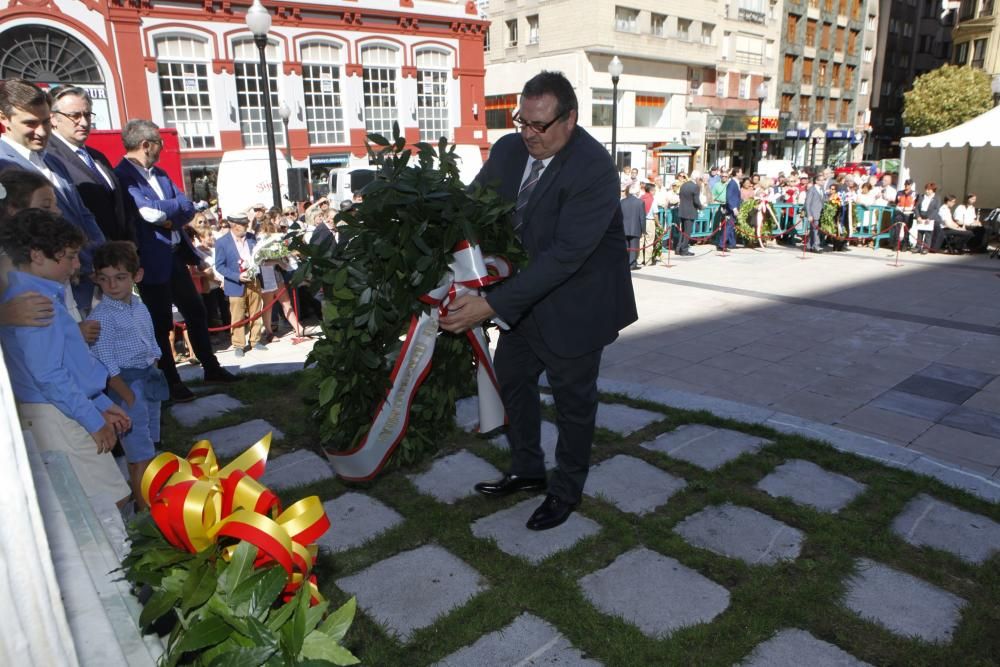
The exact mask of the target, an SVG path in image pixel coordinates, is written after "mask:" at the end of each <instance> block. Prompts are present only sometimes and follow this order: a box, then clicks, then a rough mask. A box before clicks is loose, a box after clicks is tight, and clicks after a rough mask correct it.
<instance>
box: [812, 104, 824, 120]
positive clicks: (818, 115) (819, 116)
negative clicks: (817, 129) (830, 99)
mask: <svg viewBox="0 0 1000 667" xmlns="http://www.w3.org/2000/svg"><path fill="white" fill-rule="evenodd" d="M823 107H824V104H823V100H822V99H821V98H817V99H816V110H815V112H814V113H813V120H815V121H816V122H817V123H821V122H823Z"/></svg>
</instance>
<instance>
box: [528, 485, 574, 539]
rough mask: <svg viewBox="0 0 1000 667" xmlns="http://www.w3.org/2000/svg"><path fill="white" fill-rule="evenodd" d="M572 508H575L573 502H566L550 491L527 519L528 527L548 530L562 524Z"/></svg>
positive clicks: (571, 511)
mask: <svg viewBox="0 0 1000 667" xmlns="http://www.w3.org/2000/svg"><path fill="white" fill-rule="evenodd" d="M574 509H576V504H575V503H568V502H566V501H565V500H562V499H560V498H558V497H556V496H553V495H552V494H551V493H550V494H549V495H547V496H545V500H544V501H542V504H541V505H539V506H538V509H536V510H535V512H534V514H532V515H531V518H530V519H528V523H527V526H528V529H529V530H548V529H549V528H555V527H556V526H559V525H562V524H563V523H565V521H566V519H568V518H569V515H570V514H572V513H573V510H574Z"/></svg>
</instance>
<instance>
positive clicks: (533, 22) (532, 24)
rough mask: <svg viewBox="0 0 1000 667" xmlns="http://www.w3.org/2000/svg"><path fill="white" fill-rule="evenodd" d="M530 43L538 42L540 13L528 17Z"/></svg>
mask: <svg viewBox="0 0 1000 667" xmlns="http://www.w3.org/2000/svg"><path fill="white" fill-rule="evenodd" d="M528 44H538V14H534V15H533V16H529V17H528Z"/></svg>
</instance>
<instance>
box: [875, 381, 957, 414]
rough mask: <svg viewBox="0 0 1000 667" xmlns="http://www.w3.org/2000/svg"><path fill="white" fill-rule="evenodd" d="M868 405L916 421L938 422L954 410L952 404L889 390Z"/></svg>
mask: <svg viewBox="0 0 1000 667" xmlns="http://www.w3.org/2000/svg"><path fill="white" fill-rule="evenodd" d="M868 405H870V406H872V407H876V408H882V409H883V410H889V411H890V412H898V413H899V414H901V415H907V416H909V417H916V418H918V419H930V420H931V421H940V420H941V418H942V417H944V416H945V415H947V414H948V413H949V412H951V411H952V410H954V409H955V404H954V403H949V402H947V401H939V400H937V399H934V398H927V397H926V396H918V395H917V394H910V393H907V392H905V391H897V390H895V389H890V390H889V391H887V392H885V393H884V394H882V395H881V396H879V397H877V398H876V399H875V400H873V401H872V402H871V403H869V404H868Z"/></svg>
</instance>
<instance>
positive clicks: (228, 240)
mask: <svg viewBox="0 0 1000 667" xmlns="http://www.w3.org/2000/svg"><path fill="white" fill-rule="evenodd" d="M226 219H227V220H228V221H229V233H228V234H224V235H223V236H221V237H220V238H219V240H218V241H216V242H215V270H216V271H218V272H219V273H220V274H221V275H222V277H223V279H224V280H223V281H222V291H223V293H224V294H225V295H226V296H227V297H228V298H229V316H230V318H231V322H232V342H233V351H234V352H235V354H236V356H237V357H242V356H243V354H244V352H245V351H246V349H247V330H248V329H249V332H250V346H251V347H253V349H255V350H258V351H261V352H263V351H266V350H267V345H265V344H264V343H263V342H262V341H261V339H260V335H261V330H262V329H263V327H262V326H261V318H259V317H257V318H255V319H254V320H253V321H252V322H248V323H244V324H239V322H243V320H245V319H247V318H248V317H251V316H253V315H256V314H257V313H259V312H260V310H261V308H263V307H264V297H263V296H262V295H261V291H260V285H258V284H257V277H256V276H254V275H251V273H250V272H249V270H248V269H249V268H250V266H251V265H252V263H253V249H254V246H256V245H257V237H256V236H254V235H253V233H250V232H247V227H248V226H249V225H250V220H249V219H248V218H247V216H245V215H233V216H229V217H228V218H226Z"/></svg>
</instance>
